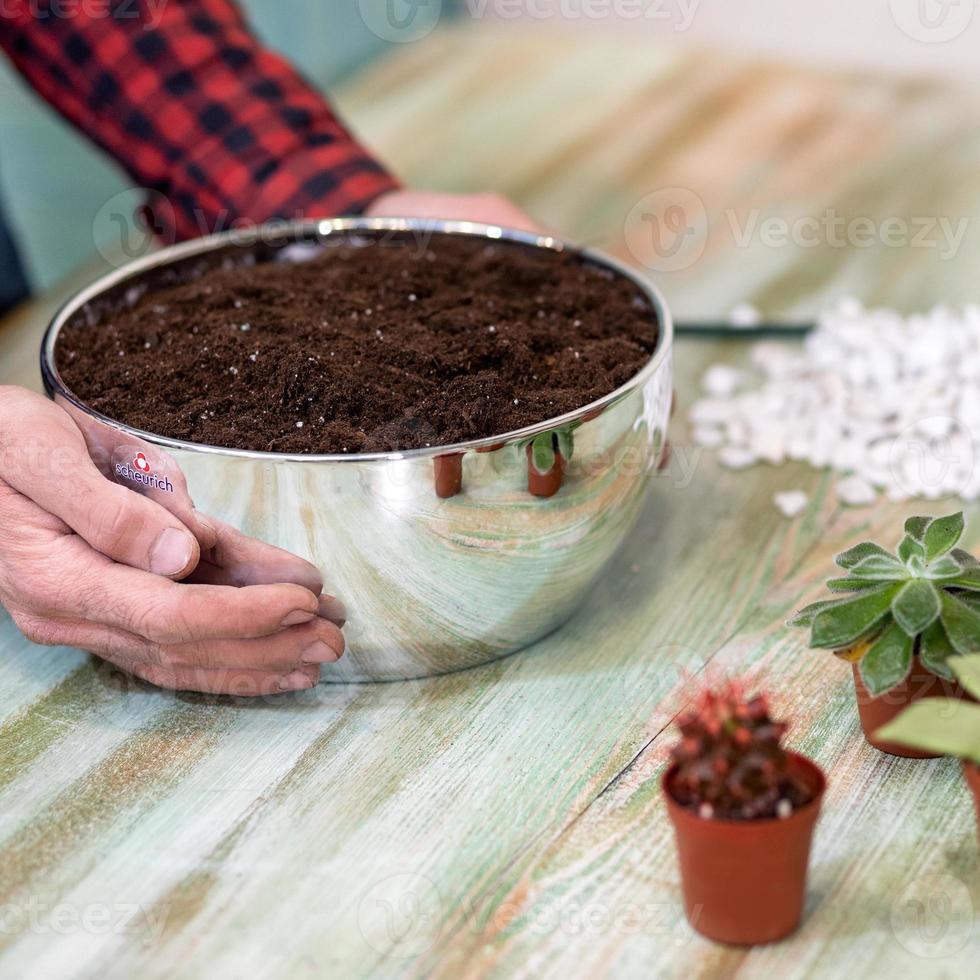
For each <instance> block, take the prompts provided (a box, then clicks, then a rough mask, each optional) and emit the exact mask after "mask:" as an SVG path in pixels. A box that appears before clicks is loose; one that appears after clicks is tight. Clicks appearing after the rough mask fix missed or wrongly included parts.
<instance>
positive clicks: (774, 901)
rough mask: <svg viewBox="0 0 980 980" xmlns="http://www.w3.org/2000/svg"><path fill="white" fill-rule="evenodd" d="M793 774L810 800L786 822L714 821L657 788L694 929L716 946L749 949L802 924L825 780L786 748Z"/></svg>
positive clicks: (669, 777)
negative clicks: (663, 800)
mask: <svg viewBox="0 0 980 980" xmlns="http://www.w3.org/2000/svg"><path fill="white" fill-rule="evenodd" d="M790 766H791V768H792V770H793V772H794V773H795V774H796V775H797V776H798V777H799V778H800V779H802V780H803V781H804V782H805V783H806V784H807V785H808V786H809V787H810V789H811V790H812V791H813V793H814V798H813V800H812V801H811V802H810V803H808V804H807V805H806V806H804V807H801V808H800V809H799V810H795V811H794V812H793V813H792V814H791V815H790V816H789V817H787V818H786V819H785V820H780V819H778V818H772V819H768V820H715V819H712V818H708V819H705V818H703V817H699V816H698V815H697V814H696V813H693V812H692V811H691V810H688V809H686V808H685V807H682V806H681V805H680V804H679V803H678V802H677V801H676V800H675V799H674V796H673V793H672V792H671V790H670V786H671V783H672V782H673V779H674V774H675V773H676V768H677V767H676V766H671V767H670V768H669V769H668V770H667V772H666V773H665V774H664V777H663V780H662V782H661V786H662V789H663V793H664V796H665V797H666V798H667V811H668V813H669V814H670V819H671V821H672V822H673V824H674V831H675V834H676V837H677V853H678V857H679V859H680V868H681V881H682V884H683V890H684V911H685V912H686V913H687V918H688V921H689V922H690V923H691V926H692V927H693V928H694V929H696V930H697V931H698V932H700V933H701V935H703V936H707V937H708V938H709V939H713V940H715V941H716V942H720V943H731V944H733V945H736V946H754V945H757V944H758V943H771V942H774V941H775V940H777V939H782V938H783V936H787V935H789V934H790V933H791V932H792V931H793V930H794V929H795V928H796V927H797V926H798V925H799V922H800V916H801V915H802V912H803V899H804V894H805V891H806V873H807V865H808V863H809V859H810V842H811V840H812V838H813V828H814V826H815V825H816V822H817V817H818V816H819V815H820V803H821V800H822V799H823V792H824V787H825V785H826V782H825V780H824V776H823V773H822V772H821V771H820V769H819V768H818V767H817V766H815V765H814V764H813V763H812V762H811V761H810V760H809V759H807V758H805V757H804V756H802V755H797V754H796V753H790Z"/></svg>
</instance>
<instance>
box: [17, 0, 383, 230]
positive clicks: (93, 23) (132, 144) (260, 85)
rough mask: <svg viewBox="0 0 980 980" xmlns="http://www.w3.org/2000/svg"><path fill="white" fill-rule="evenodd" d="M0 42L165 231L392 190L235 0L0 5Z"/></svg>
mask: <svg viewBox="0 0 980 980" xmlns="http://www.w3.org/2000/svg"><path fill="white" fill-rule="evenodd" d="M0 46H2V47H3V48H4V49H5V50H6V51H7V53H8V54H9V56H10V57H11V58H12V59H13V62H14V64H15V65H16V66H17V68H18V69H19V70H20V71H21V72H22V74H23V75H24V76H25V77H26V78H27V79H28V81H29V82H30V83H31V84H32V85H33V86H34V88H36V89H37V91H38V92H39V93H40V94H41V95H42V96H43V97H44V98H45V99H47V100H48V101H49V102H50V103H51V104H52V105H53V106H54V107H55V108H56V109H58V110H59V111H60V112H61V113H62V114H63V115H64V116H66V117H67V118H68V119H69V120H71V122H73V123H74V124H75V125H76V126H78V128H79V129H81V130H82V131H83V132H84V133H85V134H86V135H88V136H89V137H91V138H92V139H94V140H95V141H96V142H97V143H99V144H100V145H101V146H102V147H104V148H105V149H106V150H107V151H108V152H109V153H110V154H112V156H114V157H115V158H116V159H117V160H118V161H119V162H120V163H121V164H122V165H123V166H124V167H125V168H126V170H127V171H128V172H129V173H130V175H131V176H132V177H133V179H134V180H135V181H136V182H137V183H138V184H139V185H141V186H143V187H146V188H148V189H151V190H153V191H155V192H157V194H159V195H162V198H163V199H164V200H165V201H166V202H168V203H169V207H163V208H157V214H156V221H157V227H158V230H159V231H161V232H162V233H163V234H164V235H165V236H168V235H171V234H172V235H173V237H175V238H191V237H195V236H198V235H203V234H207V233H210V232H213V231H220V230H222V229H223V228H227V227H229V226H230V225H231V223H232V222H235V221H241V220H242V219H248V220H252V221H267V220H271V219H277V218H285V219H293V218H297V217H323V216H328V215H340V214H354V213H357V212H359V211H361V210H363V209H364V208H365V207H366V206H367V205H368V204H369V203H370V202H371V201H372V200H373V199H374V198H375V197H377V196H378V195H380V194H382V193H384V192H385V191H389V190H392V189H394V188H395V187H397V183H396V182H395V181H394V179H393V178H392V177H391V176H390V175H389V174H388V173H386V172H385V170H384V169H383V168H382V167H381V166H380V165H379V164H378V163H377V162H376V161H375V160H374V159H372V158H371V156H370V155H369V154H368V153H367V152H366V151H365V150H364V149H363V148H362V147H361V146H360V145H359V144H358V143H357V142H356V141H355V140H354V139H353V138H352V136H351V135H350V133H349V132H348V131H347V130H346V129H345V128H344V126H343V125H342V124H341V123H340V122H339V121H338V119H337V118H336V116H335V115H334V114H333V113H332V112H331V110H330V107H329V106H328V105H327V103H326V102H325V101H324V99H323V98H322V97H321V96H320V95H319V94H318V93H317V92H316V90H314V89H313V88H312V86H310V85H309V84H308V83H307V82H306V81H305V80H304V79H303V78H302V77H301V76H300V75H299V73H298V72H297V71H296V69H294V68H293V67H292V66H291V65H289V64H288V62H286V61H285V60H284V59H282V58H281V57H279V56H278V55H276V54H274V53H273V52H272V51H270V50H268V49H267V48H265V47H263V46H262V45H261V44H260V43H259V41H258V40H257V39H256V38H255V36H254V35H253V34H252V33H251V31H250V30H249V27H248V25H247V23H246V22H245V19H244V18H243V16H242V14H241V12H240V11H239V10H238V8H237V7H236V6H235V4H234V3H232V2H231V0H104V2H102V3H81V4H66V3H64V2H59V0H4V10H3V16H0ZM163 212H166V213H163ZM170 223H172V224H173V227H172V228H168V227H167V225H168V224H170Z"/></svg>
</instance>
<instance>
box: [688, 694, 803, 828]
mask: <svg viewBox="0 0 980 980" xmlns="http://www.w3.org/2000/svg"><path fill="white" fill-rule="evenodd" d="M678 727H679V728H680V732H681V740H680V742H678V743H677V745H676V746H675V747H674V749H673V751H672V753H671V758H672V761H673V762H674V763H675V764H676V767H677V769H676V773H675V776H674V778H673V780H672V782H671V790H672V792H673V794H674V796H675V798H676V800H677V802H678V803H680V804H681V805H682V806H684V807H687V808H688V809H691V810H694V811H695V812H696V813H697V814H698V815H699V816H701V817H704V818H706V819H710V818H716V819H721V820H753V819H759V818H767V817H788V816H790V814H792V812H793V811H794V810H795V809H796V808H798V807H800V806H802V805H804V804H805V803H808V802H809V800H810V799H811V797H812V793H811V792H810V791H809V790H808V789H807V787H806V786H804V785H803V784H802V783H801V782H800V781H799V779H798V778H797V777H796V776H795V775H794V774H793V771H792V769H791V766H790V756H789V754H788V753H787V751H786V750H785V749H784V748H783V746H782V744H781V739H782V737H783V735H784V734H785V733H786V730H787V727H788V726H787V725H786V724H785V723H784V722H777V721H773V720H772V718H771V717H770V716H769V706H768V704H767V702H766V699H765V697H763V696H761V695H759V696H756V697H753V698H745V697H744V696H743V694H742V691H741V690H740V689H739V687H738V686H737V685H736V684H734V683H728V684H726V685H725V686H724V687H722V688H720V689H718V690H715V691H711V690H707V691H704V692H703V693H702V694H701V695H700V696H699V697H698V700H697V703H696V704H695V705H694V707H693V708H692V709H691V710H690V711H689V712H687V713H686V714H684V715H683V716H682V717H681V718H680V719H679V720H678Z"/></svg>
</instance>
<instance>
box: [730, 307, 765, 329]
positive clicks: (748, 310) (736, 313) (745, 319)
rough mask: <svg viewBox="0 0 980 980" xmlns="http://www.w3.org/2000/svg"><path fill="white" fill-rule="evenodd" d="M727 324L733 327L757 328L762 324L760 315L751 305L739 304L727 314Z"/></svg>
mask: <svg viewBox="0 0 980 980" xmlns="http://www.w3.org/2000/svg"><path fill="white" fill-rule="evenodd" d="M728 322H729V323H730V324H731V325H732V326H733V327H757V326H758V325H759V324H760V323H761V322H762V314H761V313H760V312H759V311H758V310H757V309H756V308H755V307H754V306H753V305H752V304H751V303H739V304H738V306H736V307H735V309H734V310H732V312H731V313H729V314H728Z"/></svg>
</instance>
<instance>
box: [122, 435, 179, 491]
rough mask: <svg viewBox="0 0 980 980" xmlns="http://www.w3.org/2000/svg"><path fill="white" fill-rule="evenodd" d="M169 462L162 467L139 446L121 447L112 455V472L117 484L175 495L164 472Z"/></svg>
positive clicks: (172, 486)
mask: <svg viewBox="0 0 980 980" xmlns="http://www.w3.org/2000/svg"><path fill="white" fill-rule="evenodd" d="M169 465H171V464H169V461H167V463H164V464H162V465H161V463H160V462H159V461H157V462H156V463H154V461H153V460H151V458H150V457H148V456H147V455H146V453H145V452H144V451H143V450H142V449H140V448H139V447H138V446H119V447H118V448H117V449H116V451H115V452H114V453H113V454H112V472H113V474H114V476H115V478H116V482H117V483H123V484H125V485H128V486H129V487H131V488H132V489H134V490H138V489H143V488H145V489H146V490H161V491H163V492H164V493H173V492H174V485H173V483H172V482H171V480H170V477H168V476H167V474H166V473H165V472H164V469H165V468H169Z"/></svg>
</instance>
